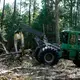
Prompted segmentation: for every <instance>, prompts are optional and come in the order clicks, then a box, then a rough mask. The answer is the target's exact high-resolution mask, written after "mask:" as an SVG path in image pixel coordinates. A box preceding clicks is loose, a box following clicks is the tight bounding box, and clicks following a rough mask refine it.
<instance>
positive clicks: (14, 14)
mask: <svg viewBox="0 0 80 80" xmlns="http://www.w3.org/2000/svg"><path fill="white" fill-rule="evenodd" d="M15 18H16V0H14V12H13V20H14V21H15Z"/></svg>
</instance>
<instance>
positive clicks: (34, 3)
mask: <svg viewBox="0 0 80 80" xmlns="http://www.w3.org/2000/svg"><path fill="white" fill-rule="evenodd" d="M35 13H36V0H34V1H33V20H34V19H35Z"/></svg>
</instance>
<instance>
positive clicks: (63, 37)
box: [61, 32, 69, 43]
mask: <svg viewBox="0 0 80 80" xmlns="http://www.w3.org/2000/svg"><path fill="white" fill-rule="evenodd" d="M68 34H69V33H67V32H62V33H61V42H62V43H68Z"/></svg>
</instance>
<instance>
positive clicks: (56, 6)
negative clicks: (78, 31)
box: [55, 0, 60, 43]
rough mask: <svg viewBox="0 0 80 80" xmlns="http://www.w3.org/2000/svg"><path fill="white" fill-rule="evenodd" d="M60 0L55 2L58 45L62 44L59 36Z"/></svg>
mask: <svg viewBox="0 0 80 80" xmlns="http://www.w3.org/2000/svg"><path fill="white" fill-rule="evenodd" d="M58 4H59V0H55V29H56V30H55V32H56V43H60V36H59V7H58Z"/></svg>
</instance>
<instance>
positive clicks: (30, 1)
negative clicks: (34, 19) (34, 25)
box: [29, 0, 32, 25]
mask: <svg viewBox="0 0 80 80" xmlns="http://www.w3.org/2000/svg"><path fill="white" fill-rule="evenodd" d="M31 1H32V0H29V25H31Z"/></svg>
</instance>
